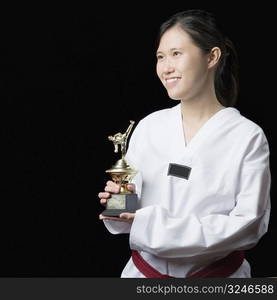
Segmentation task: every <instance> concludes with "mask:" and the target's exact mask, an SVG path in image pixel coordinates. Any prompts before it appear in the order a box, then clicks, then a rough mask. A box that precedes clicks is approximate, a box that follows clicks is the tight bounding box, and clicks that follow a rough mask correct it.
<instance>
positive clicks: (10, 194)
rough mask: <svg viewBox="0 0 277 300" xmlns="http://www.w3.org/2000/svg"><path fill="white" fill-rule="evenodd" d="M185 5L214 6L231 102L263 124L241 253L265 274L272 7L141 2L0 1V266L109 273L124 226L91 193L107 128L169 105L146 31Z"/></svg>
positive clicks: (272, 248)
mask: <svg viewBox="0 0 277 300" xmlns="http://www.w3.org/2000/svg"><path fill="white" fill-rule="evenodd" d="M189 2H190V1H189ZM188 8H201V9H206V10H209V11H211V12H214V13H215V14H216V16H217V19H218V21H219V23H220V24H221V27H222V29H223V30H224V31H225V33H226V34H227V35H228V36H229V37H230V38H231V39H232V40H233V42H234V44H235V46H236V48H237V50H238V53H239V59H240V83H241V89H240V96H239V101H238V103H237V105H236V107H237V108H238V109H239V110H240V112H241V114H243V115H244V116H246V117H248V118H250V119H251V120H253V121H254V122H256V123H257V124H259V125H260V126H261V127H262V128H263V129H264V131H265V133H266V135H267V138H268V141H269V144H270V150H271V172H272V193H271V195H272V216H271V222H270V226H269V231H268V233H267V234H266V235H265V236H264V237H263V238H262V240H261V241H260V243H259V244H258V245H257V246H256V247H255V248H254V249H252V250H249V251H248V252H247V258H248V260H249V261H250V262H251V265H252V271H253V276H255V277H264V276H274V275H277V271H276V260H275V255H274V254H275V252H276V244H274V243H275V242H274V238H275V237H276V236H277V235H276V234H277V228H276V226H277V225H276V209H277V208H276V204H275V203H274V202H275V201H274V200H275V199H274V198H275V197H274V196H275V194H276V191H275V187H274V182H275V181H274V180H275V176H276V175H275V174H276V156H275V153H276V143H275V140H276V133H275V126H274V125H275V111H274V109H273V106H274V104H275V103H274V101H275V98H276V97H275V94H276V88H275V82H273V80H274V79H275V74H274V73H272V72H271V71H274V70H275V67H274V66H273V63H275V56H276V54H275V48H274V47H273V44H272V38H273V36H274V31H273V23H274V16H273V15H272V14H271V11H272V8H270V7H266V6H263V7H260V6H256V7H253V6H252V7H248V8H247V9H244V10H243V9H242V8H241V7H239V6H235V5H234V4H232V5H229V6H228V4H226V5H222V6H221V7H218V6H217V5H215V6H214V7H210V6H207V5H206V6H203V5H196V2H190V4H189V3H188V2H186V5H184V3H183V4H182V5H175V6H173V5H170V4H166V5H165V3H162V2H159V3H155V2H153V6H152V8H150V7H148V6H144V7H142V6H139V5H135V4H129V5H127V6H126V5H122V6H119V5H114V7H111V6H110V5H109V4H108V3H107V5H106V7H105V5H103V7H101V8H100V7H99V6H98V7H92V6H88V7H82V8H80V7H78V8H76V7H68V6H67V7H59V8H58V7H34V6H32V7H26V6H24V7H16V8H15V7H14V8H9V9H2V10H1V23H0V25H1V43H0V76H1V78H0V97H1V98H0V99H1V100H0V122H1V123H0V124H1V125H0V130H1V131H0V132H1V140H0V145H1V160H0V173H1V181H0V192H1V194H0V225H1V227H0V249H1V250H0V276H6V277H8V276H19V277H21V276H63V277H65V276H85V277H86V276H91V277H118V276H120V273H121V270H122V268H123V267H124V265H125V263H126V262H127V260H128V259H129V255H130V250H129V246H128V235H117V236H113V235H111V234H109V233H108V232H107V230H106V229H105V228H104V225H103V224H102V222H101V221H99V220H98V214H99V213H100V212H101V211H102V207H101V206H100V204H99V202H98V198H97V194H98V192H99V191H101V190H102V189H103V187H104V185H105V182H106V180H108V179H109V178H108V177H107V176H106V175H105V170H106V169H108V168H109V167H110V166H111V165H112V164H113V163H114V162H115V160H116V159H117V156H116V155H115V154H113V145H112V143H111V142H109V141H108V140H107V136H108V135H110V134H114V133H116V132H119V131H121V132H122V131H123V130H125V129H126V126H127V125H128V122H129V120H130V119H133V120H135V121H136V122H138V121H139V120H140V119H141V118H142V117H144V116H146V115H147V114H148V113H150V112H152V111H154V110H158V109H162V108H166V107H170V106H173V105H176V102H174V101H172V100H170V99H169V98H168V97H167V94H166V91H165V90H164V89H163V87H162V86H161V84H160V83H159V81H158V79H157V76H156V74H155V62H156V59H155V49H154V42H155V39H156V33H157V31H158V28H159V26H160V24H161V23H162V22H163V21H165V20H166V19H167V18H168V17H169V16H171V15H172V14H173V13H176V12H178V11H180V10H185V9H188ZM274 137H275V138H274Z"/></svg>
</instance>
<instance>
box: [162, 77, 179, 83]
mask: <svg viewBox="0 0 277 300" xmlns="http://www.w3.org/2000/svg"><path fill="white" fill-rule="evenodd" d="M179 79H181V77H172V78H167V79H166V80H165V82H166V83H170V82H175V81H177V80H179Z"/></svg>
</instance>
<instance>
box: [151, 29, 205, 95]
mask: <svg viewBox="0 0 277 300" xmlns="http://www.w3.org/2000/svg"><path fill="white" fill-rule="evenodd" d="M156 70H157V74H158V76H159V78H160V80H161V82H162V84H163V85H164V87H165V88H166V90H167V92H168V95H169V97H170V98H172V99H175V100H186V99H192V98H194V97H197V95H198V94H199V93H201V92H202V91H203V89H204V88H205V86H206V83H207V79H208V56H207V55H206V54H204V53H203V51H202V50H201V49H200V48H198V47H197V46H196V45H195V44H194V43H193V41H192V40H191V38H190V36H189V35H188V34H187V33H186V32H185V31H184V30H182V29H181V28H180V27H178V26H174V27H172V28H170V29H168V30H167V31H166V32H165V33H164V34H163V36H162V38H161V40H160V44H159V48H158V50H157V69H156Z"/></svg>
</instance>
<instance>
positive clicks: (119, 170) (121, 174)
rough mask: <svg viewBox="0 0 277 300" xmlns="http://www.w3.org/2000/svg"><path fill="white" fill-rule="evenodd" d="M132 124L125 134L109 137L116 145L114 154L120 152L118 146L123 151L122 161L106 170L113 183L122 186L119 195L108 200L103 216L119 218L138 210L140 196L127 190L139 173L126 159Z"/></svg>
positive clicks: (132, 122)
mask: <svg viewBox="0 0 277 300" xmlns="http://www.w3.org/2000/svg"><path fill="white" fill-rule="evenodd" d="M130 123H131V124H130V125H129V127H128V129H127V130H126V132H125V133H124V134H122V133H120V132H119V133H117V134H115V135H113V136H109V137H108V139H109V140H110V141H112V142H113V144H114V152H116V153H117V152H118V150H119V149H118V146H120V150H121V159H119V160H118V161H117V162H116V163H115V164H114V165H113V166H112V168H111V169H109V170H106V173H109V174H110V175H111V177H112V180H113V182H115V183H117V184H119V185H120V191H119V193H118V194H112V195H111V197H110V198H109V199H107V205H106V210H104V211H103V212H102V215H103V216H113V217H118V216H119V215H120V214H121V213H123V212H135V211H136V209H137V199H138V196H137V194H134V193H132V192H130V191H129V190H128V189H127V185H128V184H129V183H130V181H131V180H132V178H133V177H134V176H135V175H136V173H137V171H136V170H134V169H132V168H131V167H130V166H129V165H128V163H127V161H126V159H125V155H126V149H127V139H128V136H129V134H130V132H131V130H132V127H133V125H134V123H135V122H134V121H130Z"/></svg>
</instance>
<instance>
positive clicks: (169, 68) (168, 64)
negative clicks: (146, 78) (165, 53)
mask: <svg viewBox="0 0 277 300" xmlns="http://www.w3.org/2000/svg"><path fill="white" fill-rule="evenodd" d="M162 72H163V73H164V74H170V73H172V72H174V66H173V64H172V61H171V60H170V59H166V60H165V61H164V65H163V68H162Z"/></svg>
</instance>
